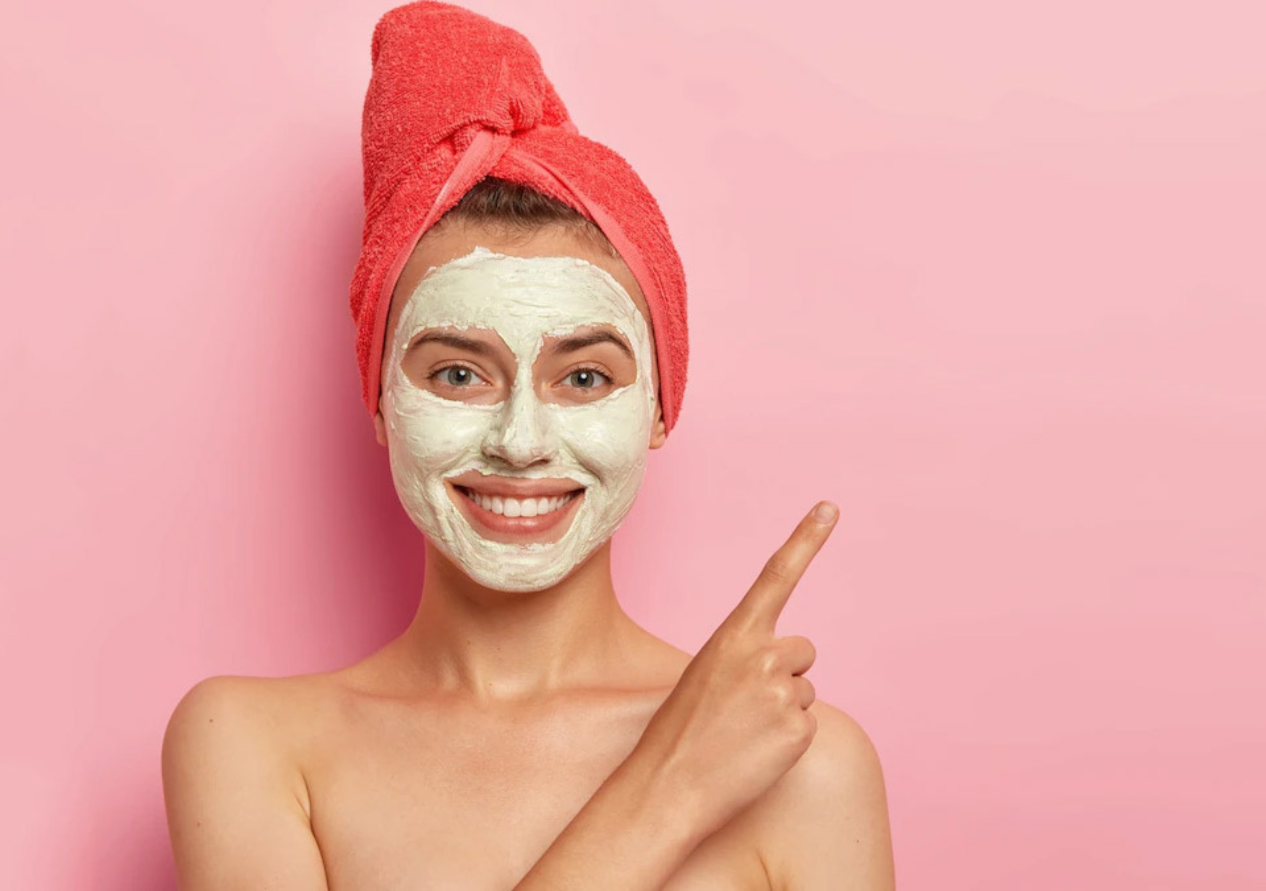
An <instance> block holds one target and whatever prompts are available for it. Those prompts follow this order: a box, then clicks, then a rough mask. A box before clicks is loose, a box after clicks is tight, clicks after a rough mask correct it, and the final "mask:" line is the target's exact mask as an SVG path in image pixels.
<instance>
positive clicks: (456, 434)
mask: <svg viewBox="0 0 1266 891" xmlns="http://www.w3.org/2000/svg"><path fill="white" fill-rule="evenodd" d="M634 295H636V298H635V296H634ZM640 298H641V294H640V291H639V290H638V289H637V284H636V282H635V281H634V279H633V277H632V275H631V274H630V273H629V272H628V269H627V267H625V265H624V263H623V262H622V261H621V260H619V259H618V258H613V257H610V256H608V255H606V254H605V253H603V252H602V251H600V250H598V249H597V248H596V247H594V246H592V245H589V244H588V243H587V242H585V241H583V240H582V239H580V238H579V237H578V236H576V235H573V234H571V233H569V232H567V231H566V230H563V229H561V228H551V229H546V230H542V231H540V232H537V233H534V234H533V236H532V237H531V239H530V240H529V241H527V242H522V241H518V242H513V243H512V242H509V241H507V240H506V239H504V238H500V237H497V236H496V234H495V233H494V232H492V231H488V230H484V229H480V228H475V227H471V226H468V225H465V224H459V225H456V226H451V227H450V226H446V227H441V228H440V229H437V230H433V231H432V232H430V233H428V234H427V236H426V237H424V238H423V239H422V241H421V242H420V243H419V245H418V248H417V250H415V251H414V254H413V256H412V258H411V259H410V262H409V264H407V265H406V267H405V269H404V271H403V272H402V274H401V278H400V281H399V283H398V284H397V286H396V293H395V296H394V297H393V301H392V307H391V313H390V315H389V317H388V324H387V332H388V335H387V337H388V339H387V343H386V348H385V350H384V358H383V369H382V399H381V408H380V419H381V420H379V421H378V428H379V440H380V442H383V443H384V444H385V445H387V447H388V452H389V456H390V461H391V470H392V477H393V479H394V481H395V485H396V491H397V493H398V494H399V496H400V500H401V503H402V504H403V505H404V507H405V510H406V511H407V512H408V514H409V516H410V517H411V518H412V519H413V521H414V523H415V524H416V525H417V526H418V527H419V528H420V529H421V530H422V531H423V532H424V533H426V535H427V536H428V537H429V538H430V540H431V542H432V543H433V544H434V545H435V546H436V547H437V548H438V549H439V550H440V551H441V552H443V553H444V554H445V555H446V556H447V557H448V558H449V559H451V560H452V561H453V562H454V563H456V564H457V565H458V566H460V567H461V568H462V569H463V570H464V571H465V572H466V574H467V575H469V576H470V577H471V578H472V579H474V580H475V581H477V582H479V583H480V584H482V585H485V586H486V587H489V588H494V589H499V590H506V591H536V590H540V589H543V588H547V587H549V586H551V585H554V584H557V583H558V582H559V581H561V580H562V579H563V578H565V577H566V576H567V575H568V574H569V573H570V572H571V571H572V570H573V569H575V568H576V567H577V566H578V565H580V564H581V563H582V562H583V561H584V560H585V559H586V558H587V557H589V556H590V555H591V554H592V553H593V552H594V551H595V550H596V549H597V548H599V547H600V546H601V545H603V544H604V543H605V542H606V541H607V540H608V539H609V538H610V537H611V535H612V533H614V532H615V530H616V527H618V526H619V524H620V522H621V521H622V520H623V519H624V517H625V515H626V514H627V513H628V511H629V509H630V508H631V507H632V506H633V500H634V498H635V496H636V494H637V490H638V488H639V486H640V484H641V480H642V473H643V470H644V468H645V462H646V451H647V449H648V448H655V447H658V446H659V445H661V444H662V443H663V440H664V425H663V422H662V420H661V419H660V416H659V410H658V404H657V400H656V392H657V389H656V374H655V367H654V354H655V350H654V344H653V341H652V339H651V331H650V326H649V323H648V313H647V312H646V309H645V303H644V301H642V302H640V303H639V301H640Z"/></svg>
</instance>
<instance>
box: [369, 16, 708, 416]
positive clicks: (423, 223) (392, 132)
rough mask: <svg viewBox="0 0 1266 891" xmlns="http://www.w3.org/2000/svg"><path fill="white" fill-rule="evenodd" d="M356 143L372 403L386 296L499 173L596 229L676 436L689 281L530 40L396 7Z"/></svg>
mask: <svg viewBox="0 0 1266 891" xmlns="http://www.w3.org/2000/svg"><path fill="white" fill-rule="evenodd" d="M371 58H372V60H373V74H372V75H371V77H370V81H369V89H368V91H367V93H366V95H365V111H364V118H363V129H362V148H363V151H364V162H365V228H364V237H363V245H362V249H361V255H360V260H359V262H358V263H357V265H356V271H355V273H354V275H353V276H352V284H351V305H352V316H353V318H354V319H355V320H356V355H357V360H358V362H359V364H360V373H361V381H362V385H363V388H364V390H363V395H364V400H365V405H366V406H367V407H368V408H369V412H370V414H371V415H372V414H374V413H375V412H377V410H378V388H379V384H378V375H379V370H380V365H381V362H382V351H383V342H384V338H385V329H386V324H387V311H388V308H389V306H390V302H391V293H392V291H393V290H394V288H395V285H396V280H397V278H398V277H399V275H400V270H401V269H402V268H403V267H404V264H405V261H406V260H408V258H409V255H410V254H411V253H412V251H413V248H414V246H415V245H416V244H417V241H418V239H419V238H420V237H421V236H422V234H423V233H424V232H425V231H426V230H427V229H429V228H430V227H431V226H432V225H433V224H434V223H435V222H436V221H437V220H438V219H439V218H440V216H441V215H442V214H443V213H444V212H445V211H446V210H448V209H449V208H450V207H452V206H453V205H454V204H456V203H457V202H458V201H459V200H461V198H462V196H463V195H465V194H466V192H467V191H468V190H469V189H470V188H471V187H472V186H473V185H474V184H475V183H476V182H478V181H479V180H481V179H483V178H484V177H485V176H488V175H493V176H498V177H501V178H503V179H508V180H513V181H515V182H519V183H523V184H526V185H529V186H531V187H532V188H535V189H537V190H539V191H541V192H544V193H545V194H546V195H549V196H551V197H553V198H557V199H558V200H560V201H562V202H563V203H565V204H568V205H570V206H571V207H574V208H575V209H576V210H578V211H580V212H581V213H582V214H584V215H585V216H587V217H588V218H589V219H591V220H592V221H593V222H594V223H596V224H597V225H598V227H599V228H601V229H602V231H603V234H605V235H606V236H607V238H608V239H609V240H610V241H611V243H612V244H613V245H614V246H615V248H616V250H618V251H619V252H620V256H621V257H622V258H623V259H624V262H625V263H626V264H627V265H628V267H629V270H630V271H631V272H632V273H633V276H634V278H636V279H637V283H638V285H639V287H641V289H642V293H643V295H644V296H645V297H646V302H647V304H648V306H649V308H650V314H651V327H652V329H653V330H654V333H655V347H656V362H657V364H658V368H659V387H660V403H661V405H662V407H663V413H664V423H665V425H666V426H667V428H668V429H669V430H671V429H672V427H673V424H674V423H675V422H676V420H677V413H678V411H679V410H680V407H681V399H682V394H683V392H684V391H685V387H686V358H687V352H688V348H687V341H686V277H685V272H684V271H683V269H682V265H681V259H680V258H679V257H678V255H677V250H676V248H675V247H674V246H673V242H672V238H671V237H670V236H669V234H668V224H667V223H666V222H665V221H664V217H663V214H662V213H661V212H660V209H659V204H658V203H657V202H656V201H655V198H654V197H653V196H652V195H651V193H650V191H649V190H648V189H647V188H646V185H645V184H644V183H643V182H642V180H641V178H640V177H639V176H638V175H637V174H636V173H635V172H634V171H633V168H632V167H631V166H630V165H629V163H628V162H627V161H625V160H624V158H622V157H621V156H620V155H618V154H616V153H615V152H614V151H612V150H611V149H609V148H607V147H606V146H605V145H602V144H601V143H598V142H595V141H594V140H592V139H589V138H587V137H585V136H582V135H580V133H579V132H578V130H577V128H576V125H575V124H573V123H572V121H571V118H570V117H569V116H568V114H567V109H566V108H565V107H564V106H563V102H562V100H561V99H560V98H559V97H558V94H557V93H556V92H555V90H554V86H553V84H551V83H550V81H549V79H548V78H546V76H545V72H544V71H543V70H542V69H541V61H540V58H539V57H538V56H537V53H536V50H535V49H534V48H533V47H532V45H531V44H530V43H529V42H528V40H527V38H526V37H524V36H523V35H522V34H520V33H519V32H518V31H515V30H513V29H511V28H508V27H505V26H504V25H500V24H497V23H496V22H494V21H492V20H491V19H488V18H486V17H484V16H481V15H478V14H476V13H473V12H471V11H469V10H467V9H463V8H461V7H459V6H453V5H451V4H448V3H436V2H420V3H409V4H407V5H405V6H400V7H397V8H395V9H393V10H391V11H390V12H388V13H386V14H385V15H383V17H382V18H381V19H380V20H379V21H378V24H377V26H376V27H375V28H374V37H373V44H372V49H371Z"/></svg>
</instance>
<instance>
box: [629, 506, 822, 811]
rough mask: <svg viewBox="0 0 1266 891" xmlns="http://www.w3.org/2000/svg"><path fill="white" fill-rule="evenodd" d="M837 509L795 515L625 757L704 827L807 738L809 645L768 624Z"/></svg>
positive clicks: (779, 770)
mask: <svg viewBox="0 0 1266 891" xmlns="http://www.w3.org/2000/svg"><path fill="white" fill-rule="evenodd" d="M838 515H839V511H838V509H837V508H836V507H835V506H834V505H833V504H831V503H829V502H821V503H820V504H818V505H817V506H816V507H815V508H814V510H813V511H812V512H810V514H809V515H808V516H806V517H805V518H804V519H803V520H801V521H800V524H799V525H798V526H797V527H796V530H795V532H793V533H792V535H791V538H789V539H788V540H787V542H786V544H784V545H783V546H782V547H780V548H779V549H778V550H777V551H776V552H775V553H774V555H773V557H771V558H770V559H769V561H768V562H767V563H766V564H765V567H764V569H763V570H762V571H761V573H760V576H759V577H758V578H757V579H756V583H755V584H754V585H752V587H751V588H750V589H749V590H748V592H747V594H746V595H744V597H743V599H742V600H741V601H739V604H738V606H736V607H735V608H734V610H733V611H732V612H731V613H730V614H729V616H727V617H726V619H725V621H724V622H722V623H721V626H720V627H719V628H717V630H716V631H715V632H714V633H713V635H712V637H710V638H709V639H708V641H707V643H705V644H704V645H703V647H702V648H701V649H700V650H699V652H698V653H697V654H696V655H695V657H694V659H693V660H691V662H690V664H689V665H687V666H686V670H685V672H684V673H683V674H682V676H681V678H680V680H679V681H678V682H677V686H676V687H675V688H674V689H673V692H672V693H671V694H669V696H668V698H667V699H666V700H665V701H664V703H663V705H661V706H660V708H659V710H658V711H657V712H656V713H655V715H654V717H653V718H652V719H651V721H650V723H649V724H648V725H647V727H646V730H645V732H644V733H643V734H642V738H641V739H640V740H639V742H638V745H637V748H636V749H635V750H634V753H633V756H631V757H636V758H639V759H646V760H645V761H644V762H643V763H644V764H651V765H655V768H654V770H655V771H656V772H657V773H660V774H661V775H662V776H663V777H664V778H665V779H666V780H667V781H668V784H669V785H670V786H672V787H674V788H676V789H677V790H678V791H679V792H680V793H681V794H683V795H684V796H685V801H686V804H687V806H688V807H689V808H690V809H691V810H692V811H693V812H694V815H695V818H696V819H697V820H699V821H700V823H701V826H700V829H701V831H703V832H712V831H715V830H716V829H718V828H720V827H721V826H723V825H724V824H725V823H726V822H728V821H729V820H730V818H731V817H733V816H734V815H735V814H736V813H737V812H738V811H739V810H740V809H742V808H743V807H744V806H746V805H747V804H749V803H750V802H751V801H753V800H754V799H755V798H756V797H757V796H759V795H760V794H761V793H762V792H764V791H765V790H766V789H768V788H769V787H770V786H771V785H773V783H774V782H775V781H776V780H777V779H778V778H779V777H781V776H782V775H783V774H784V773H786V772H787V770H788V769H790V768H791V766H792V765H793V764H795V763H796V761H797V760H799V758H800V756H801V755H803V754H804V753H805V752H806V751H807V750H808V748H809V744H810V742H812V740H813V735H814V733H815V732H816V730H817V720H816V719H815V718H814V716H813V713H812V712H810V711H809V705H810V704H811V703H812V702H813V700H814V689H813V683H812V682H811V681H809V679H808V678H806V677H804V672H805V671H807V670H808V669H809V667H810V666H811V665H812V664H813V660H814V657H815V655H816V654H815V651H814V648H813V644H812V643H810V642H809V640H808V638H805V637H800V636H792V637H782V638H779V637H775V636H774V626H775V624H776V622H777V621H778V616H779V615H780V614H781V612H782V609H783V607H784V606H785V605H786V603H787V600H788V599H789V598H790V596H791V592H792V590H793V589H794V588H795V586H796V583H797V582H798V581H799V580H800V577H801V576H802V575H803V574H804V571H805V569H806V568H807V567H808V565H809V561H811V560H812V559H813V557H814V556H815V555H816V554H817V552H818V550H819V549H820V548H821V547H822V544H823V542H825V541H826V539H827V536H829V535H830V534H831V530H832V528H834V524H835V520H836V518H837V517H838Z"/></svg>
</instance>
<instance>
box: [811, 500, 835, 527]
mask: <svg viewBox="0 0 1266 891" xmlns="http://www.w3.org/2000/svg"><path fill="white" fill-rule="evenodd" d="M839 515H840V509H839V508H838V507H836V506H835V505H834V504H832V503H831V502H829V501H822V502H819V503H818V506H817V507H815V508H814V509H813V519H815V520H817V521H818V522H819V523H821V524H822V525H824V526H829V525H830V524H832V523H834V522H835V518H836V517H838V516H839Z"/></svg>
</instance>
